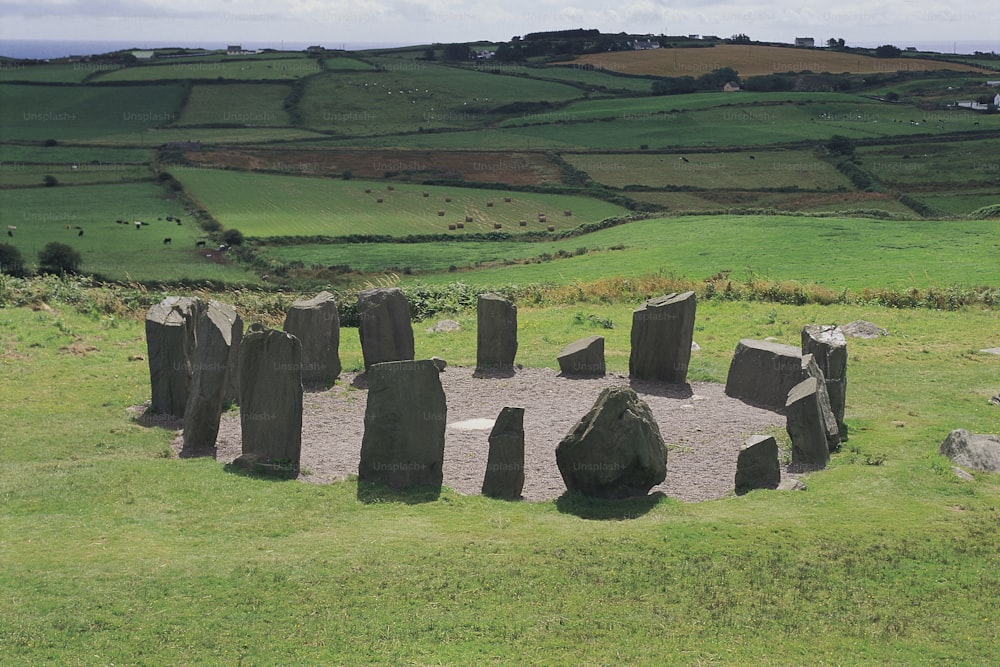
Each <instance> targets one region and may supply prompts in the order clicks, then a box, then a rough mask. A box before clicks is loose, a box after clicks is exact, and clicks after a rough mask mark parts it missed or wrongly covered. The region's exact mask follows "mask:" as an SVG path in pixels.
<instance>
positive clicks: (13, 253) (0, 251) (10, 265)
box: [0, 241, 83, 278]
mask: <svg viewBox="0 0 1000 667" xmlns="http://www.w3.org/2000/svg"><path fill="white" fill-rule="evenodd" d="M82 263H83V258H82V257H81V256H80V251H79V250H77V249H76V248H74V247H72V246H69V245H66V244H65V243H60V242H58V241H52V242H50V243H47V244H46V245H45V247H44V248H42V249H41V250H39V251H38V270H39V272H41V273H55V274H58V275H64V274H67V273H77V272H78V271H79V270H80V265H81V264H82ZM0 273H6V274H7V275H9V276H14V277H17V278H20V277H23V276H26V275H28V273H29V272H28V269H27V267H26V266H25V264H24V257H23V256H22V255H21V251H20V250H19V249H18V248H17V246H14V245H11V244H10V243H0Z"/></svg>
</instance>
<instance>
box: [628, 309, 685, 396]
mask: <svg viewBox="0 0 1000 667" xmlns="http://www.w3.org/2000/svg"><path fill="white" fill-rule="evenodd" d="M696 305H697V299H696V297H695V294H694V292H684V293H681V294H678V293H673V294H666V295H664V296H659V297H656V298H655V299H650V300H649V301H647V302H646V303H644V304H643V305H642V306H640V307H639V308H637V309H636V310H635V311H634V312H633V313H632V351H631V353H630V355H629V360H628V370H629V374H630V375H631V376H632V377H634V378H636V379H639V380H659V381H661V382H675V383H683V382H686V381H687V371H688V364H689V363H690V361H691V340H692V339H693V338H694V318H695V308H696Z"/></svg>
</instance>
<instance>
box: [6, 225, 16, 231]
mask: <svg viewBox="0 0 1000 667" xmlns="http://www.w3.org/2000/svg"><path fill="white" fill-rule="evenodd" d="M7 229H8V231H9V230H11V229H17V225H7Z"/></svg>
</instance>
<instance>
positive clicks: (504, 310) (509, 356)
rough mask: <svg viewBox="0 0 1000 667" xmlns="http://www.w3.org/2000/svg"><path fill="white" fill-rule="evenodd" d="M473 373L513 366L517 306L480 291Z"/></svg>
mask: <svg viewBox="0 0 1000 667" xmlns="http://www.w3.org/2000/svg"><path fill="white" fill-rule="evenodd" d="M477 315H478V320H477V329H476V372H478V373H497V372H505V371H511V370H513V369H514V356H515V355H516V354H517V306H515V305H514V304H513V303H511V302H510V301H508V300H507V299H505V298H503V297H502V296H500V295H498V294H480V295H479V305H478V308H477Z"/></svg>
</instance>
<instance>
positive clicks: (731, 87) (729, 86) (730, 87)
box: [722, 81, 741, 93]
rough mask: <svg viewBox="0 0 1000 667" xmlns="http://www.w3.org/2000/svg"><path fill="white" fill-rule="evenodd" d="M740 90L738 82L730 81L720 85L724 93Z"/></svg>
mask: <svg viewBox="0 0 1000 667" xmlns="http://www.w3.org/2000/svg"><path fill="white" fill-rule="evenodd" d="M740 90H741V89H740V84H739V83H737V82H736V81H730V82H728V83H726V85H724V86H723V87H722V92H724V93H738V92H740Z"/></svg>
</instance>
